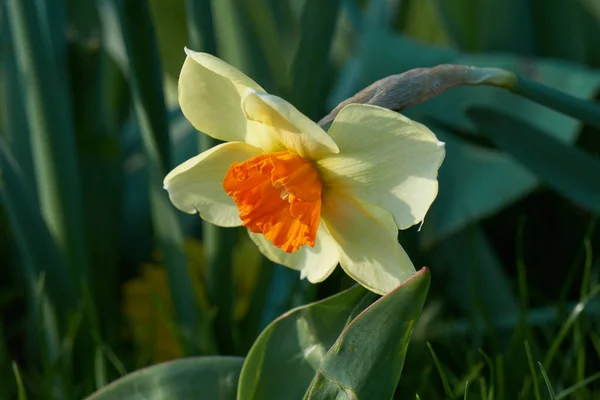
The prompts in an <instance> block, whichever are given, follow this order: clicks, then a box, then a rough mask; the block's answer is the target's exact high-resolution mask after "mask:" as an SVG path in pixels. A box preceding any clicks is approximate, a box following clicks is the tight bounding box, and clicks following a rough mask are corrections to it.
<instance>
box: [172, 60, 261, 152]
mask: <svg viewBox="0 0 600 400" xmlns="http://www.w3.org/2000/svg"><path fill="white" fill-rule="evenodd" d="M186 53H187V55H188V56H187V58H186V60H185V62H184V63H183V67H182V69H181V74H180V75H179V85H178V87H179V105H180V106H181V111H182V112H183V114H184V115H185V117H186V118H187V119H188V120H189V121H190V122H191V124H192V125H193V126H194V127H195V128H196V129H198V130H199V131H201V132H204V133H206V134H207V135H209V136H212V137H214V138H217V139H221V140H225V141H231V142H233V141H239V142H244V141H246V132H247V120H246V118H245V117H244V114H243V113H242V108H241V105H240V104H241V96H242V93H243V92H244V91H245V90H246V89H247V88H253V89H256V90H259V91H263V89H262V88H261V87H260V86H259V85H258V84H257V83H256V82H254V81H253V80H252V79H250V78H248V77H247V76H246V75H244V74H243V73H242V72H240V71H239V70H237V69H236V68H234V67H232V66H231V65H229V64H227V63H226V62H224V61H222V60H220V59H219V58H217V57H214V56H212V55H210V54H206V53H196V52H194V51H191V50H189V49H186Z"/></svg>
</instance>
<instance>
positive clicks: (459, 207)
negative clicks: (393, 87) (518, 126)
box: [420, 124, 538, 265]
mask: <svg viewBox="0 0 600 400" xmlns="http://www.w3.org/2000/svg"><path fill="white" fill-rule="evenodd" d="M429 128H430V129H432V130H433V131H434V132H435V133H436V135H437V136H438V138H439V139H440V140H441V141H443V142H445V143H446V158H445V159H444V163H443V164H442V166H441V167H440V170H439V175H438V181H439V194H438V197H437V199H436V200H435V202H434V203H433V206H432V208H431V209H430V210H429V213H428V214H427V218H426V220H425V223H424V224H423V226H422V228H421V232H420V239H421V244H422V245H423V246H424V247H426V248H429V247H432V246H434V245H436V244H440V245H442V246H443V245H444V240H445V239H447V238H449V237H451V236H452V235H460V234H461V232H462V230H464V228H466V227H467V226H469V225H468V224H470V223H472V222H475V221H477V220H479V219H481V218H486V217H488V216H490V215H493V214H494V213H495V212H496V211H497V210H500V209H502V208H504V207H506V206H508V205H510V204H513V203H515V202H517V201H518V200H519V199H521V197H522V196H523V194H524V192H525V191H530V190H532V189H533V188H534V187H536V186H537V184H538V180H537V178H536V177H535V175H534V174H533V173H531V172H530V171H528V170H527V169H525V168H523V167H521V166H520V165H518V164H517V163H515V162H514V160H513V159H512V158H511V157H510V156H508V155H507V154H504V153H503V152H501V151H498V150H494V149H490V148H485V147H481V146H477V145H474V144H472V143H469V142H467V141H465V140H463V139H460V138H457V137H456V136H455V135H452V134H451V133H450V132H448V131H447V130H445V129H444V128H440V127H438V125H435V124H430V125H429ZM474 185H475V187H473V186H474ZM432 265H433V264H432Z"/></svg>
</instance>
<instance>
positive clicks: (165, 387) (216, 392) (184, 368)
mask: <svg viewBox="0 0 600 400" xmlns="http://www.w3.org/2000/svg"><path fill="white" fill-rule="evenodd" d="M243 362H244V359H243V358H241V357H226V356H208V357H193V358H184V359H180V360H176V361H171V362H167V363H164V364H158V365H153V366H151V367H148V368H144V369H141V370H139V371H136V372H132V373H131V374H129V375H126V376H124V377H123V378H121V379H119V380H117V381H115V382H113V383H111V384H109V385H107V386H105V387H104V388H102V389H100V390H98V391H97V392H96V393H94V394H92V395H91V396H89V397H87V400H121V399H122V400H178V399H182V400H184V399H190V400H191V399H207V400H208V399H220V400H228V399H232V400H233V399H235V393H236V388H237V382H238V377H239V374H240V370H241V368H242V363H243Z"/></svg>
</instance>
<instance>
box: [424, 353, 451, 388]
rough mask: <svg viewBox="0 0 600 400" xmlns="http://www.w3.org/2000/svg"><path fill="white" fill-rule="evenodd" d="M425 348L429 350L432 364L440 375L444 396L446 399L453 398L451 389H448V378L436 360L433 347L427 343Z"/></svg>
mask: <svg viewBox="0 0 600 400" xmlns="http://www.w3.org/2000/svg"><path fill="white" fill-rule="evenodd" d="M427 347H428V348H429V352H430V353H431V357H432V358H433V363H434V364H435V367H436V368H437V370H438V373H439V374H440V379H441V380H442V386H443V387H444V394H445V395H446V396H447V397H450V398H452V397H453V394H452V388H450V383H448V378H447V377H446V373H445V372H444V368H443V367H442V364H441V363H440V360H439V359H438V358H437V355H436V354H435V351H433V347H432V346H431V343H429V342H427Z"/></svg>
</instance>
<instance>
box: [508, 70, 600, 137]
mask: <svg viewBox="0 0 600 400" xmlns="http://www.w3.org/2000/svg"><path fill="white" fill-rule="evenodd" d="M505 88H506V89H508V90H510V91H512V92H513V93H515V94H518V95H519V96H522V97H525V98H527V99H529V100H532V101H535V102H536V103H539V104H542V105H544V106H546V107H548V108H552V109H553V110H556V111H558V112H561V113H563V114H566V115H568V116H570V117H573V118H575V119H578V120H580V121H583V122H585V123H586V124H589V125H592V126H595V127H596V128H600V106H598V105H596V104H594V103H592V102H590V101H587V100H583V99H578V98H576V97H573V96H570V95H568V94H566V93H563V92H561V91H559V90H556V89H553V88H551V87H549V86H546V85H544V84H541V83H539V82H535V81H533V80H531V79H527V78H524V77H521V76H518V77H517V79H516V80H515V81H514V84H513V86H509V87H505Z"/></svg>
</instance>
